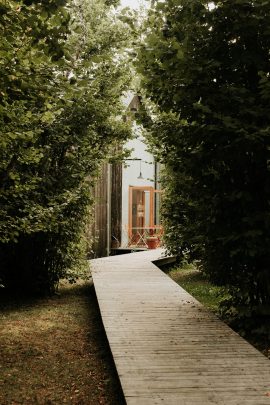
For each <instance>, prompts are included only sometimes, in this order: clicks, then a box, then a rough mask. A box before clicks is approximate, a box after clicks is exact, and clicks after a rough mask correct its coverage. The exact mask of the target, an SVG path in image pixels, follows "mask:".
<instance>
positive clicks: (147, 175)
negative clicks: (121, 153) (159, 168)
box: [121, 124, 155, 246]
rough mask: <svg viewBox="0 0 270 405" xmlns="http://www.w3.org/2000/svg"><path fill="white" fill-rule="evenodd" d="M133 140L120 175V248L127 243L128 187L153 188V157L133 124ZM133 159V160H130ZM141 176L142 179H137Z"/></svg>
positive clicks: (130, 142)
mask: <svg viewBox="0 0 270 405" xmlns="http://www.w3.org/2000/svg"><path fill="white" fill-rule="evenodd" d="M134 134H135V138H134V139H132V140H130V141H129V142H128V143H127V144H126V147H127V148H128V149H132V153H131V155H130V157H129V160H126V162H125V164H123V174H122V176H123V177H122V238H121V241H122V243H121V244H122V246H126V245H127V243H128V236H127V228H128V221H129V187H130V186H137V187H145V186H148V187H155V165H154V157H153V155H152V154H150V153H149V152H148V151H147V145H146V143H145V140H144V138H143V137H142V135H141V130H140V127H138V126H137V125H136V124H134ZM132 159H134V160H132ZM140 173H141V175H142V177H143V178H142V179H140V178H138V177H139V176H140Z"/></svg>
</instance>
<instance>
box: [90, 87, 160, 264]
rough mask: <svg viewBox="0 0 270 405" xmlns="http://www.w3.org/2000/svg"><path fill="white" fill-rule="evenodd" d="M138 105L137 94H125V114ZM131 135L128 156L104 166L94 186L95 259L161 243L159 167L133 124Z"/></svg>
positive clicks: (138, 127)
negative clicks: (132, 134) (122, 160)
mask: <svg viewBox="0 0 270 405" xmlns="http://www.w3.org/2000/svg"><path fill="white" fill-rule="evenodd" d="M139 104H140V101H139V98H138V96H137V95H133V94H128V95H127V97H126V100H125V105H126V108H127V111H128V112H131V113H132V112H133V113H134V112H136V111H137V110H138V109H139ZM133 133H134V137H133V139H131V140H130V141H128V143H127V144H126V147H127V148H128V149H130V150H132V152H131V155H130V156H129V157H128V158H127V159H126V160H125V161H124V162H122V163H117V164H104V165H103V167H102V171H101V175H100V179H99V181H98V183H97V185H96V187H95V199H96V203H95V207H94V223H93V236H94V245H93V252H94V256H95V257H102V256H108V255H110V254H115V253H117V252H118V251H119V252H120V251H121V252H123V251H131V250H142V249H147V248H149V246H150V247H151V248H153V247H157V246H159V245H160V244H161V243H162V233H163V229H162V225H161V223H160V204H161V194H162V193H161V190H160V185H159V172H160V165H159V163H157V162H155V160H154V157H153V155H152V154H151V153H150V152H149V151H148V150H147V145H146V143H145V141H144V138H143V136H142V131H141V128H140V126H138V125H137V124H136V123H135V121H134V124H133ZM153 241H154V242H155V243H154V244H153Z"/></svg>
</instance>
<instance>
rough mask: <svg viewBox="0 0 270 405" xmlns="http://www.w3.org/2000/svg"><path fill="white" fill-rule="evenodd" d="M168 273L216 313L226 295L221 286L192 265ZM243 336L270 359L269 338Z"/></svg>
mask: <svg viewBox="0 0 270 405" xmlns="http://www.w3.org/2000/svg"><path fill="white" fill-rule="evenodd" d="M168 275H169V276H170V277H171V278H172V279H173V280H174V281H176V283H177V284H179V285H181V287H183V288H184V289H185V290H186V291H187V292H189V293H190V294H191V295H192V296H193V297H195V298H196V299H197V300H198V301H200V302H201V303H202V304H203V305H204V306H205V307H206V308H208V309H209V310H211V311H214V312H215V313H216V314H217V315H218V307H219V304H220V302H221V301H222V300H223V299H224V298H225V297H226V293H225V292H224V289H223V288H221V287H218V286H215V285H213V284H211V283H210V282H209V281H208V280H207V277H206V276H205V275H204V274H203V273H201V272H200V271H199V270H197V269H196V267H195V266H193V265H186V266H184V267H183V268H174V269H172V270H170V271H169V272H168ZM236 331H237V330H236ZM238 332H239V331H238ZM245 338H246V339H247V340H248V341H249V342H250V343H251V344H252V345H253V346H255V347H256V348H257V349H258V350H260V351H261V352H262V353H263V354H264V355H265V356H267V357H268V358H269V359H270V342H269V340H265V338H260V337H259V336H256V337H254V336H245Z"/></svg>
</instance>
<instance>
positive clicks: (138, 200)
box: [128, 186, 163, 247]
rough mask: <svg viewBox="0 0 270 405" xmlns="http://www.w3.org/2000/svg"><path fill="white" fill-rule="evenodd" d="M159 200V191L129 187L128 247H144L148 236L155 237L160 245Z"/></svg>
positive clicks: (150, 188)
mask: <svg viewBox="0 0 270 405" xmlns="http://www.w3.org/2000/svg"><path fill="white" fill-rule="evenodd" d="M160 199H161V191H160V190H155V189H154V188H153V187H134V186H130V187H129V223H128V245H129V246H136V247H146V246H147V238H148V237H149V236H156V237H157V238H158V239H159V245H160V244H161V241H162V233H163V229H162V226H161V224H160V215H159V209H160Z"/></svg>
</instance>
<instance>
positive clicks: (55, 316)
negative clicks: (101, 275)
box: [0, 282, 125, 405]
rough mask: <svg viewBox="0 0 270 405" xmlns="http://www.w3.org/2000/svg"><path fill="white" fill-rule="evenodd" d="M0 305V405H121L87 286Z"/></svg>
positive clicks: (100, 325) (73, 286)
mask: <svg viewBox="0 0 270 405" xmlns="http://www.w3.org/2000/svg"><path fill="white" fill-rule="evenodd" d="M0 306H1V316H0V342H1V345H0V359H1V360H0V404H1V405H17V404H24V405H32V404H33V405H34V404H35V405H39V404H41V405H43V404H44V405H45V404H50V405H52V404H59V405H60V404H61V405H62V404H78V405H79V404H80V405H83V404H85V405H98V404H104V405H105V404H106V405H122V404H125V401H124V399H123V395H122V391H121V387H120V383H119V381H118V376H117V373H116V371H115V368H114V363H113V360H112V357H111V353H110V349H109V346H108V342H107V340H106V336H105V332H104V329H103V325H102V322H101V318H100V314H99V309H98V305H97V301H96V297H95V293H94V289H93V287H91V286H90V284H89V282H88V283H86V282H81V283H80V284H79V285H69V284H65V285H62V287H61V288H60V295H59V296H54V297H51V298H46V299H39V300H36V301H22V300H12V301H11V300H9V301H8V302H7V300H6V299H4V298H3V297H2V298H1V300H0Z"/></svg>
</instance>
